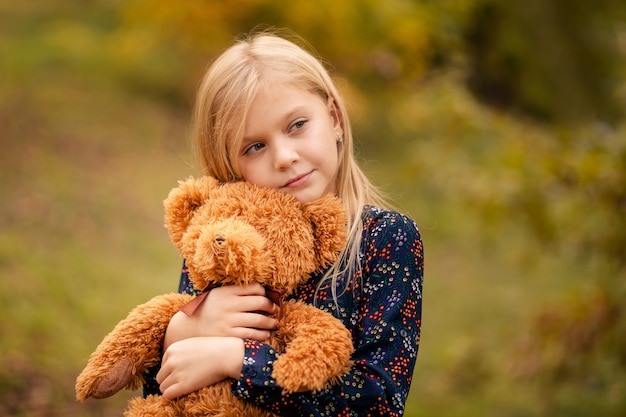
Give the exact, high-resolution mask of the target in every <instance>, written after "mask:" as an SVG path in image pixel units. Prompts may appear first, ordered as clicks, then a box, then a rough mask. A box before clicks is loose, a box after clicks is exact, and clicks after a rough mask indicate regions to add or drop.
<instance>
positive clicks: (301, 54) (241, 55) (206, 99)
mask: <svg viewBox="0 0 626 417" xmlns="http://www.w3.org/2000/svg"><path fill="white" fill-rule="evenodd" d="M269 81H279V82H285V83H288V84H289V85H292V86H295V87H297V88H303V89H306V90H308V91H310V92H313V93H315V94H318V95H319V96H320V97H321V98H322V99H323V100H324V101H325V102H328V103H332V105H333V106H335V108H334V110H335V112H336V113H337V117H338V119H339V122H340V124H341V128H342V131H343V145H342V147H341V148H340V151H339V167H338V171H337V177H336V184H335V190H336V195H337V197H339V198H340V199H341V201H342V203H343V205H344V206H345V208H346V212H347V214H348V243H347V244H346V247H345V248H344V250H343V251H342V253H341V255H340V259H339V261H338V262H336V263H335V265H334V266H333V267H331V268H330V270H329V271H328V272H327V273H326V275H325V277H324V279H323V280H322V283H323V282H326V281H327V280H328V279H331V280H332V285H331V291H332V294H333V297H334V298H335V300H336V297H337V293H336V287H337V280H338V279H339V277H340V276H341V275H343V274H350V275H347V276H348V277H349V276H353V275H354V274H355V273H356V272H357V271H358V269H359V265H360V263H359V252H360V245H361V234H362V227H363V223H362V221H361V213H362V210H363V207H364V206H365V205H368V204H369V205H376V206H379V207H386V206H387V203H386V202H385V200H384V199H383V197H382V196H381V194H380V192H379V191H378V190H377V189H376V187H374V186H373V185H372V183H371V182H370V181H369V180H368V178H367V177H366V176H365V174H364V173H363V171H362V170H361V169H360V167H359V166H358V164H357V162H356V159H355V157H354V148H353V137H352V130H351V126H350V122H349V118H348V114H347V111H346V108H345V104H344V102H343V99H342V98H341V96H340V94H339V92H338V91H337V88H336V87H335V84H334V83H333V80H332V79H331V77H330V75H329V74H328V72H327V70H326V69H325V68H324V66H323V64H322V63H321V61H320V60H318V59H317V58H316V57H315V56H314V55H313V54H312V53H309V52H307V51H306V50H305V49H303V48H302V47H300V46H298V45H297V44H296V43H294V42H292V41H290V40H288V39H287V38H286V37H285V35H282V36H279V35H278V34H277V33H276V32H269V31H263V32H256V33H251V34H248V35H246V36H245V37H244V38H242V39H240V40H238V41H237V42H236V43H235V44H234V45H233V46H231V47H230V48H228V49H227V50H226V51H225V52H224V53H223V54H222V55H220V56H219V57H218V58H217V59H216V60H215V61H214V62H213V64H212V65H211V66H210V67H209V69H208V70H207V72H206V74H205V76H204V78H203V79H202V82H201V83H200V86H199V88H198V92H197V97H196V104H195V109H194V123H193V131H192V132H193V139H194V142H195V147H196V154H197V157H198V161H199V165H200V170H201V173H202V174H203V175H211V176H213V177H215V178H217V179H218V180H219V181H222V182H227V181H233V180H238V179H241V174H240V173H239V170H238V167H237V157H238V154H237V149H239V145H240V144H241V141H242V139H243V135H244V126H245V120H246V116H247V113H248V109H249V108H250V105H251V103H252V101H253V100H254V98H255V95H256V94H257V92H258V91H259V90H260V88H261V87H262V85H263V83H266V82H269ZM322 283H320V286H321V284H322ZM348 283H349V280H346V282H345V285H346V286H347V285H348ZM318 288H319V287H318Z"/></svg>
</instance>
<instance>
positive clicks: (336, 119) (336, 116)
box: [328, 96, 343, 137]
mask: <svg viewBox="0 0 626 417" xmlns="http://www.w3.org/2000/svg"><path fill="white" fill-rule="evenodd" d="M328 111H329V113H330V118H331V120H332V121H333V129H335V132H336V133H337V135H338V137H343V118H342V117H341V112H340V111H339V107H338V106H337V101H336V100H335V99H334V98H333V97H332V96H331V97H329V98H328Z"/></svg>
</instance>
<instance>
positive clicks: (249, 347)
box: [232, 211, 423, 416]
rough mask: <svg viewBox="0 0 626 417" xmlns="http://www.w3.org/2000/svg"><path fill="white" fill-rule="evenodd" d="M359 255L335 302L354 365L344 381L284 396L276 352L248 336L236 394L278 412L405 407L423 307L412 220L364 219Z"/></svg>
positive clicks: (352, 412) (386, 411)
mask: <svg viewBox="0 0 626 417" xmlns="http://www.w3.org/2000/svg"><path fill="white" fill-rule="evenodd" d="M362 255H363V258H362V262H361V264H362V269H361V272H360V274H358V275H360V276H357V277H356V279H355V280H354V287H353V288H352V290H351V291H346V292H345V293H344V294H343V295H342V296H341V297H340V300H339V304H340V308H339V309H338V310H339V311H344V313H342V314H341V317H340V318H341V319H342V320H343V322H344V324H345V325H346V327H348V328H349V330H350V331H351V332H352V336H353V342H354V346H355V352H354V354H353V356H352V360H353V361H354V365H353V367H352V368H351V370H350V371H349V372H348V374H347V375H345V376H344V377H343V379H342V382H341V383H340V384H335V385H333V386H331V387H330V388H328V389H326V390H324V391H320V392H302V393H294V394H287V395H283V393H282V389H281V387H280V386H278V385H277V384H276V381H275V380H273V379H272V377H271V373H272V369H273V363H274V362H275V360H276V359H277V358H278V354H277V352H275V351H274V349H272V348H271V347H270V346H268V345H265V344H263V343H260V342H256V341H251V340H246V341H245V356H244V366H243V368H242V372H241V376H240V378H239V380H237V381H234V382H233V386H232V388H233V393H234V394H235V395H236V396H238V397H239V398H241V399H245V400H248V401H252V402H253V403H255V404H257V405H259V406H261V407H263V408H265V409H267V410H269V411H272V412H275V413H277V414H279V415H311V416H330V415H333V416H401V415H402V414H403V413H404V407H405V403H406V399H407V397H408V393H409V388H410V384H411V379H412V374H413V368H414V366H415V360H416V358H417V351H418V346H419V337H420V325H421V311H422V278H423V248H422V241H421V237H420V234H419V231H418V229H417V227H416V226H415V223H413V221H411V220H410V219H408V218H407V217H405V216H402V215H399V214H398V213H395V212H387V211H380V212H378V214H377V215H374V216H371V217H367V218H366V219H365V225H364V235H363V242H362ZM330 303H334V302H333V301H332V299H331V300H330ZM328 309H329V310H332V309H333V308H332V307H330V305H329V307H328Z"/></svg>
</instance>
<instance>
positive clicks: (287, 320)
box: [76, 177, 353, 417]
mask: <svg viewBox="0 0 626 417" xmlns="http://www.w3.org/2000/svg"><path fill="white" fill-rule="evenodd" d="M164 204H165V226H166V228H167V230H168V232H169V235H170V238H171V239H172V242H173V243H174V245H175V246H176V247H177V248H178V250H179V251H180V254H181V256H182V257H183V258H185V259H186V262H187V267H188V269H189V278H190V280H191V281H192V282H193V284H194V286H195V287H196V288H199V289H204V291H203V293H202V294H200V295H199V296H197V297H194V296H192V295H186V294H175V293H172V294H166V295H159V296H156V297H154V298H153V299H151V300H150V301H148V302H147V303H145V304H142V305H139V306H137V307H136V308H135V309H133V310H132V311H131V312H130V313H129V315H128V316H127V317H126V318H125V319H124V320H122V321H121V322H119V323H118V324H117V325H116V326H115V328H114V329H113V330H112V331H111V333H109V334H108V335H107V336H106V337H105V338H104V339H103V340H102V342H101V343H100V345H99V346H98V347H97V349H96V351H95V352H94V353H92V354H91V356H90V358H89V361H88V363H87V366H86V367H85V369H84V370H83V371H82V372H81V374H80V375H79V376H78V378H77V381H76V398H77V399H78V400H80V401H83V400H85V399H86V398H89V397H93V398H105V397H108V396H111V395H113V394H115V393H116V392H118V391H119V390H120V389H122V388H124V387H125V388H127V389H137V388H138V387H139V386H140V385H141V384H142V383H144V382H145V380H144V378H145V376H144V374H145V372H146V370H148V369H149V368H152V367H154V366H156V365H158V364H159V363H160V359H161V355H162V346H163V339H164V335H165V330H166V328H167V326H168V323H169V321H170V319H171V318H172V316H173V315H174V314H175V313H176V312H178V311H179V310H181V309H182V310H183V311H186V312H187V313H188V314H192V311H193V309H194V308H195V307H194V305H193V304H194V303H195V304H199V303H201V302H202V297H203V294H206V293H207V291H210V289H211V288H214V287H215V286H218V285H222V284H237V285H244V286H245V285H246V284H248V283H251V282H254V281H257V282H260V283H261V284H262V285H264V286H265V287H266V288H268V293H280V294H281V299H284V297H286V296H288V295H289V294H291V293H292V292H293V291H294V289H295V288H296V287H297V286H298V285H299V284H301V283H303V282H305V281H306V280H307V279H308V278H309V275H310V274H311V273H313V272H315V271H318V270H320V269H322V268H324V267H327V266H328V265H330V264H332V263H333V262H335V261H336V260H337V256H338V253H339V251H340V250H341V248H342V247H343V245H344V244H345V239H346V233H345V228H346V218H345V211H344V209H343V206H342V205H341V203H340V202H339V201H338V200H337V199H336V198H335V197H332V196H325V197H322V198H321V199H319V200H317V201H314V202H311V203H306V204H302V203H300V202H298V201H297V200H296V199H295V198H294V197H293V196H290V195H287V194H285V193H282V192H280V191H277V190H271V189H267V188H261V187H257V186H254V185H251V184H249V183H245V182H233V183H226V184H220V183H219V182H218V181H217V180H216V179H214V178H211V177H202V178H199V179H194V178H189V179H187V180H186V181H183V182H180V183H179V186H178V187H177V188H175V189H173V190H172V191H171V192H170V194H169V196H168V198H167V199H166V200H165V202H164ZM279 306H280V309H279V313H278V315H279V321H278V328H277V330H276V331H274V332H272V336H271V337H270V340H269V343H270V345H271V346H272V347H273V348H274V349H276V350H277V351H278V352H280V356H279V358H278V359H277V360H276V362H275V363H274V370H273V373H272V376H273V378H275V379H276V381H277V383H278V384H279V385H280V386H281V387H282V388H283V390H284V391H285V392H300V391H308V390H312V391H316V390H321V389H324V388H325V387H327V386H328V385H329V384H333V383H337V382H339V380H340V378H341V376H342V375H343V374H344V373H346V372H347V371H348V369H349V368H350V366H351V361H350V355H351V354H352V351H353V346H352V339H351V335H350V333H349V331H348V330H347V329H346V328H345V327H344V326H343V324H342V323H341V321H339V320H338V319H336V318H335V317H333V316H332V315H331V314H330V313H328V312H325V311H322V310H320V309H318V308H315V307H313V306H311V305H308V304H305V303H303V302H300V301H294V300H290V301H285V302H284V303H282V302H281V303H280V304H279ZM230 386H231V382H230V381H222V382H220V383H218V384H215V385H212V386H210V387H205V388H202V389H201V390H199V391H196V392H193V393H191V394H188V395H185V396H182V397H180V398H178V399H176V400H173V401H169V400H166V399H164V398H163V397H162V396H156V395H150V396H148V397H147V398H145V399H144V398H139V397H138V398H133V399H132V400H131V401H130V406H129V409H128V410H127V411H126V412H125V414H124V415H125V416H127V417H138V416H157V417H158V416H168V417H173V416H217V415H219V416H270V415H272V414H271V413H269V412H265V411H263V410H261V409H259V408H257V407H255V406H253V405H252V404H250V403H246V402H244V401H240V400H239V399H237V398H236V397H235V396H234V395H233V394H232V393H231V388H230Z"/></svg>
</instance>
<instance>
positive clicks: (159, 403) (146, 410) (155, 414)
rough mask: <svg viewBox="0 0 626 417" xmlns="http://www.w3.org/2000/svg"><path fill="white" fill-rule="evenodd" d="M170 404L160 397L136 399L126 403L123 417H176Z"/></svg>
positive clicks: (176, 414)
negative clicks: (126, 406) (126, 407)
mask: <svg viewBox="0 0 626 417" xmlns="http://www.w3.org/2000/svg"><path fill="white" fill-rule="evenodd" d="M179 415H180V414H179V413H177V412H176V411H175V410H174V408H173V407H171V403H170V402H169V401H167V400H166V399H165V398H163V397H161V396H160V395H148V396H147V397H146V398H141V397H136V398H133V399H131V400H130V401H129V402H128V409H126V411H124V417H178V416H179Z"/></svg>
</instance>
